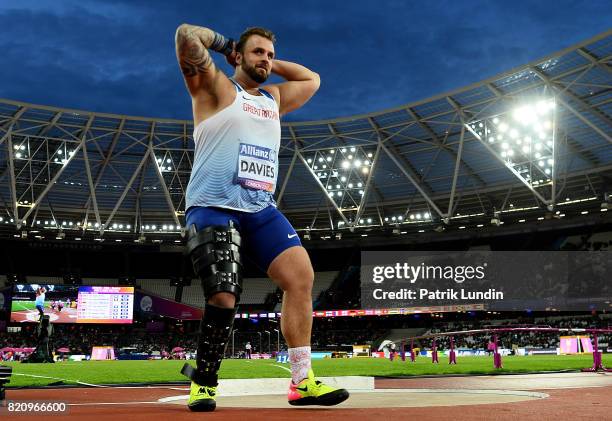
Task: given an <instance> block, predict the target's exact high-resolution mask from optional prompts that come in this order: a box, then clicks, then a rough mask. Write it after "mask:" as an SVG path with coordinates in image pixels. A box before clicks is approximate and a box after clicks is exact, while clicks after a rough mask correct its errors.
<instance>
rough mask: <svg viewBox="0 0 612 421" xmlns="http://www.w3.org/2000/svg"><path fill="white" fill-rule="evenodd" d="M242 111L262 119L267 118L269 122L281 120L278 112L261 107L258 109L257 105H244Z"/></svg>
mask: <svg viewBox="0 0 612 421" xmlns="http://www.w3.org/2000/svg"><path fill="white" fill-rule="evenodd" d="M242 111H244V112H247V113H249V114H251V115H255V116H257V117H260V118H265V119H267V120H277V121H278V120H280V118H279V116H278V112H276V111H275V110H268V109H265V108H259V107H256V106H255V105H251V104H248V103H246V102H245V103H244V104H242Z"/></svg>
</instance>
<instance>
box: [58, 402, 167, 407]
mask: <svg viewBox="0 0 612 421" xmlns="http://www.w3.org/2000/svg"><path fill="white" fill-rule="evenodd" d="M143 403H145V404H147V403H148V404H155V405H159V404H160V402H158V401H144V402H87V403H69V404H68V405H69V406H96V405H142V404H143Z"/></svg>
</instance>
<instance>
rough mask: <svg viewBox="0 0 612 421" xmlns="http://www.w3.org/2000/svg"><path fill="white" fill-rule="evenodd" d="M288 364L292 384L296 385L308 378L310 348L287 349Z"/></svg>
mask: <svg viewBox="0 0 612 421" xmlns="http://www.w3.org/2000/svg"><path fill="white" fill-rule="evenodd" d="M289 362H290V363H291V380H292V381H293V384H298V383H299V382H301V381H302V380H304V379H305V378H307V377H308V370H310V347H309V346H301V347H299V348H289Z"/></svg>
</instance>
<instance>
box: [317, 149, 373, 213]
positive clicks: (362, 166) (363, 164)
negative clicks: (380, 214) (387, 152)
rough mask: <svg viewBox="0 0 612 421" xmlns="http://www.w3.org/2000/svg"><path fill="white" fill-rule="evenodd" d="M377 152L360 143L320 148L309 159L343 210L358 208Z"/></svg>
mask: <svg viewBox="0 0 612 421" xmlns="http://www.w3.org/2000/svg"><path fill="white" fill-rule="evenodd" d="M373 156H374V153H373V152H372V151H369V150H366V149H364V148H362V147H360V146H347V147H342V148H333V149H325V150H319V151H316V152H315V153H314V155H310V156H308V157H307V158H306V162H307V164H308V166H309V167H310V169H311V170H312V172H313V173H314V174H315V176H316V177H317V178H318V179H319V181H320V182H321V184H322V185H323V186H324V187H325V189H326V191H327V195H328V196H329V197H330V199H331V200H333V201H334V202H335V203H336V205H337V206H338V208H339V209H340V210H357V209H358V208H359V207H360V205H361V201H362V198H363V195H364V193H365V186H366V184H367V180H368V177H369V176H370V172H371V167H372V162H373Z"/></svg>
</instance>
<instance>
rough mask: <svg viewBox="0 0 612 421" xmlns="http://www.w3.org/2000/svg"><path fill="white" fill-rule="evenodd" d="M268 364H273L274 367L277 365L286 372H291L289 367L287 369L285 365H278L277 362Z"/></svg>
mask: <svg viewBox="0 0 612 421" xmlns="http://www.w3.org/2000/svg"><path fill="white" fill-rule="evenodd" d="M270 365H273V366H274V367H279V368H282V369H283V370H287V371H288V372H290V373H291V370H290V369H288V368H287V367H283V366H282V365H278V364H270Z"/></svg>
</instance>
